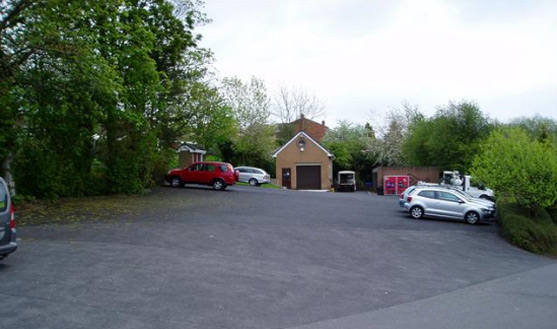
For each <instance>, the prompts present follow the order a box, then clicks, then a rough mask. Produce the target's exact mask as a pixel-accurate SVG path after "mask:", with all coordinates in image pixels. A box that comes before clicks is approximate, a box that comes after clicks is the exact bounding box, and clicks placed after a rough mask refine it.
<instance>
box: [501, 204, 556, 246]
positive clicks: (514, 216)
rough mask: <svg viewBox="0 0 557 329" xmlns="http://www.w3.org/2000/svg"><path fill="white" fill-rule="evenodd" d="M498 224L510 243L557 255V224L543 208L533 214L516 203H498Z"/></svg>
mask: <svg viewBox="0 0 557 329" xmlns="http://www.w3.org/2000/svg"><path fill="white" fill-rule="evenodd" d="M498 209H499V225H500V226H501V228H502V232H503V236H504V237H505V238H506V239H507V240H509V242H511V243H512V244H514V245H516V246H518V247H520V248H522V249H525V250H528V251H530V252H533V253H536V254H543V255H547V256H557V225H556V224H555V223H554V222H553V221H552V220H551V218H550V216H549V215H548V213H547V212H546V211H545V210H544V209H539V210H538V211H536V212H535V213H534V214H533V216H530V215H529V213H528V212H526V213H525V212H524V211H522V208H521V207H520V206H519V205H517V204H512V203H511V204H506V203H500V202H499V204H498Z"/></svg>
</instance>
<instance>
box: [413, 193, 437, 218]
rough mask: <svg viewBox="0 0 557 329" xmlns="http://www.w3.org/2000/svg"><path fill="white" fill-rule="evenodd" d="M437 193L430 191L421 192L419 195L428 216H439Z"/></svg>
mask: <svg viewBox="0 0 557 329" xmlns="http://www.w3.org/2000/svg"><path fill="white" fill-rule="evenodd" d="M435 193H436V192H435V191H428V190H425V191H420V192H419V193H418V196H419V197H420V201H421V204H422V205H423V207H424V212H425V214H426V215H437V214H438V213H439V209H437V198H436V194H435Z"/></svg>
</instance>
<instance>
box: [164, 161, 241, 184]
mask: <svg viewBox="0 0 557 329" xmlns="http://www.w3.org/2000/svg"><path fill="white" fill-rule="evenodd" d="M238 177H239V174H238V172H236V171H234V168H233V167H232V165H231V164H230V163H226V162H196V163H194V164H192V165H190V166H189V167H186V168H183V169H172V170H171V171H169V172H168V173H167V174H166V175H165V176H164V179H165V180H166V181H167V182H168V183H170V186H172V187H182V186H184V184H201V185H209V186H213V188H214V189H215V190H224V189H225V188H226V187H227V186H228V185H234V184H236V182H237V181H238Z"/></svg>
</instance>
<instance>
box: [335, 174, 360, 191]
mask: <svg viewBox="0 0 557 329" xmlns="http://www.w3.org/2000/svg"><path fill="white" fill-rule="evenodd" d="M344 190H348V191H350V192H354V191H356V172H354V171H351V170H341V171H339V172H338V179H337V191H344Z"/></svg>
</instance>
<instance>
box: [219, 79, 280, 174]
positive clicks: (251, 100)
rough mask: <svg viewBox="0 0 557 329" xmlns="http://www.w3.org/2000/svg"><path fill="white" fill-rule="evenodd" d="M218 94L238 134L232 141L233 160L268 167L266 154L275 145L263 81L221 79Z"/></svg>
mask: <svg viewBox="0 0 557 329" xmlns="http://www.w3.org/2000/svg"><path fill="white" fill-rule="evenodd" d="M221 93H222V94H223V97H224V101H225V103H226V104H227V105H228V106H229V107H230V108H231V109H232V110H233V112H234V113H235V118H236V120H237V122H238V128H239V133H238V137H237V138H236V139H235V140H234V141H233V143H234V145H233V150H234V157H233V158H234V162H236V163H238V164H240V165H253V166H259V167H262V168H264V169H267V170H269V169H270V167H271V157H270V154H271V152H272V150H273V149H275V146H276V144H275V130H274V127H273V126H272V125H270V124H269V123H268V120H269V116H270V100H269V97H268V96H267V89H266V87H265V83H264V81H263V80H260V79H257V78H255V77H252V78H251V80H250V82H249V83H244V82H243V81H242V80H240V79H239V78H237V77H234V78H225V79H224V80H223V81H222V87H221ZM221 145H222V146H226V143H223V144H221Z"/></svg>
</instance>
